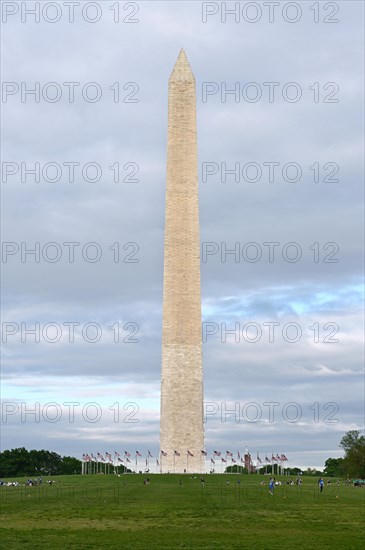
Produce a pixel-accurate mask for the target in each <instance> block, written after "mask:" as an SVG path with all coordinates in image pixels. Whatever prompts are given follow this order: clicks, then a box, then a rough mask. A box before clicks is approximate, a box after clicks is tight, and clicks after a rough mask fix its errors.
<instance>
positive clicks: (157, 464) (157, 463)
mask: <svg viewBox="0 0 365 550" xmlns="http://www.w3.org/2000/svg"><path fill="white" fill-rule="evenodd" d="M159 465H160V463H159V461H158V460H157V458H156V466H159Z"/></svg>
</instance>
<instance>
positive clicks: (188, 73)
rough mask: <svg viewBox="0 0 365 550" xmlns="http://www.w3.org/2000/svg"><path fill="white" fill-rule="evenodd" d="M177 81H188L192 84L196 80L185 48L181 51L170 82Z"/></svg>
mask: <svg viewBox="0 0 365 550" xmlns="http://www.w3.org/2000/svg"><path fill="white" fill-rule="evenodd" d="M177 80H187V81H192V82H193V81H194V80H195V79H194V75H193V72H192V70H191V67H190V65H189V61H188V58H187V57H186V53H185V51H184V49H183V48H181V50H180V53H179V56H178V58H177V60H176V63H175V65H174V68H173V70H172V73H171V75H170V82H171V81H177Z"/></svg>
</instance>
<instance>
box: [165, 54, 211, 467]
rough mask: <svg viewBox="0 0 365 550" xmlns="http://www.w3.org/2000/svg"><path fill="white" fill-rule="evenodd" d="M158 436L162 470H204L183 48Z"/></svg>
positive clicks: (192, 165) (189, 111) (194, 162)
mask: <svg viewBox="0 0 365 550" xmlns="http://www.w3.org/2000/svg"><path fill="white" fill-rule="evenodd" d="M168 102H169V105H168V143H167V180H166V211H165V249H164V287H163V327H162V378H161V433H160V449H161V457H160V458H161V460H160V468H161V471H162V472H171V473H173V472H176V473H184V472H187V473H193V472H195V473H201V472H202V471H203V468H204V455H203V453H202V450H204V427H203V369H202V336H201V298H200V238H199V203H198V158H197V135H196V108H195V106H196V97H195V78H194V75H193V73H192V71H191V68H190V65H189V62H188V60H187V58H186V55H185V52H184V50H181V51H180V54H179V57H178V59H177V61H176V64H175V66H174V69H173V71H172V73H171V76H170V79H169V99H168Z"/></svg>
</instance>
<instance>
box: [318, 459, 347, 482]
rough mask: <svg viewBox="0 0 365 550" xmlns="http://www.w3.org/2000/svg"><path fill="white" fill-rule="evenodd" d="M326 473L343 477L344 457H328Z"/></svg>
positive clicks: (326, 474) (330, 475) (329, 475)
mask: <svg viewBox="0 0 365 550" xmlns="http://www.w3.org/2000/svg"><path fill="white" fill-rule="evenodd" d="M324 466H325V467H324V471H323V473H324V475H325V476H328V477H342V476H344V475H345V465H344V459H343V458H327V460H326V462H325V465H324Z"/></svg>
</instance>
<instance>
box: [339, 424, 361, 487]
mask: <svg viewBox="0 0 365 550" xmlns="http://www.w3.org/2000/svg"><path fill="white" fill-rule="evenodd" d="M339 446H340V447H342V449H343V450H344V451H345V458H344V469H345V471H346V473H347V474H348V475H349V476H353V477H358V478H361V479H364V478H365V437H364V436H363V435H360V432H359V431H358V430H350V431H349V432H347V433H346V434H345V435H344V436H343V438H342V439H341V441H340V445H339Z"/></svg>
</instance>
